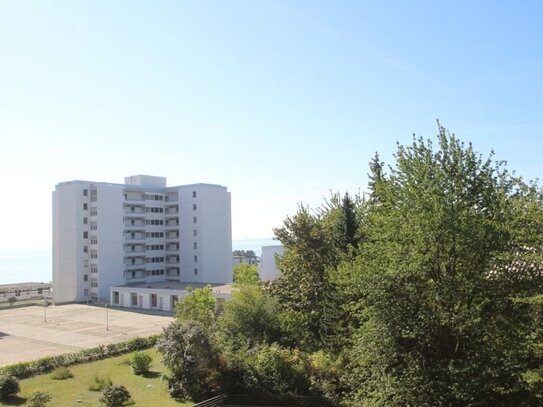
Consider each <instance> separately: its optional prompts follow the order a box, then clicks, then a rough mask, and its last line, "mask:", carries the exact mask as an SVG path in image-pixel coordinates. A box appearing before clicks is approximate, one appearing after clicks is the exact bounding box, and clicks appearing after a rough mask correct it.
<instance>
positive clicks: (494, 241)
mask: <svg viewBox="0 0 543 407" xmlns="http://www.w3.org/2000/svg"><path fill="white" fill-rule="evenodd" d="M275 234H276V236H277V238H278V239H279V240H280V241H281V243H282V244H283V246H284V248H285V252H284V255H283V256H282V257H281V258H280V259H279V260H278V267H279V269H280V272H281V273H280V276H279V277H278V278H277V279H276V280H275V281H274V282H272V283H271V284H264V283H262V282H258V281H254V280H250V283H249V284H237V285H236V287H235V292H234V294H233V298H232V300H231V301H229V302H227V303H226V305H225V306H224V307H223V309H222V311H221V310H219V311H221V312H220V313H219V314H217V310H218V308H217V307H211V304H208V305H207V308H206V309H207V313H205V315H206V317H205V318H203V317H201V315H200V313H197V312H194V311H193V310H192V309H193V308H195V309H198V306H196V305H197V304H199V303H201V302H202V300H201V299H199V300H198V298H197V297H196V296H195V297H194V298H192V299H187V300H186V301H187V303H190V304H192V305H191V307H188V308H187V309H185V310H184V311H179V312H178V320H179V321H184V322H177V323H175V324H174V325H173V326H172V327H170V328H168V329H167V330H166V333H165V337H164V338H163V342H161V347H162V349H163V350H164V356H165V363H168V360H173V361H174V362H173V363H171V364H170V366H169V367H170V369H171V370H172V379H171V383H172V385H173V384H176V385H177V386H180V387H181V388H182V389H184V390H183V391H184V392H182V393H183V394H182V395H183V397H189V396H191V395H192V394H193V393H194V392H192V391H191V390H190V388H191V386H194V385H195V383H196V384H198V385H200V386H207V390H208V392H209V393H210V394H212V393H213V391H214V390H215V391H223V392H228V393H249V394H281V395H290V396H296V395H317V396H318V395H320V396H325V397H327V398H328V399H330V400H332V401H334V402H336V403H338V404H341V405H346V406H483V405H488V406H511V405H515V406H531V405H541V403H542V402H543V377H542V374H543V367H542V366H543V363H542V362H543V340H542V333H543V324H542V322H543V316H542V314H543V313H542V309H543V307H542V305H543V299H542V298H543V274H542V270H543V267H542V265H543V262H542V261H543V256H542V254H543V253H542V250H543V196H542V193H541V190H540V189H539V187H538V186H537V185H536V184H535V183H526V182H524V181H523V180H522V179H521V178H519V177H516V176H514V175H513V174H511V173H509V172H508V171H507V169H506V166H505V163H504V162H496V161H494V159H493V156H492V154H491V155H490V156H489V157H488V158H484V157H483V156H481V155H480V154H478V153H476V152H475V151H474V149H473V147H472V146H471V144H468V145H465V144H463V143H462V142H460V141H459V140H458V139H457V138H456V137H455V136H454V135H450V134H449V133H448V132H447V131H446V130H445V129H443V128H440V129H439V134H438V137H437V143H436V145H433V144H432V142H431V141H426V140H423V139H420V138H414V139H413V143H412V144H411V145H409V146H402V145H398V149H397V153H396V155H395V163H394V164H393V165H391V166H388V167H386V166H385V165H384V163H382V162H381V161H380V159H379V157H378V156H377V155H376V156H375V158H374V159H373V160H372V162H371V163H370V182H369V193H368V194H367V195H366V196H364V198H361V197H359V196H355V197H351V196H350V195H348V194H345V195H343V196H341V195H339V194H336V195H333V196H332V198H331V199H329V200H327V201H325V203H324V204H323V206H322V207H320V208H317V209H316V210H314V211H311V210H310V209H309V208H307V207H305V206H300V208H299V210H298V212H297V213H296V214H295V215H294V216H292V217H288V218H287V219H286V220H285V222H284V225H283V227H281V228H279V229H277V230H276V231H275ZM211 298H212V296H211V294H209V295H208V298H207V299H208V301H210V299H211ZM212 311H215V312H212ZM191 315H194V316H191ZM188 320H196V321H198V322H192V325H190V323H189V322H187V321H188ZM168 332H169V333H168ZM168 338H169V339H168ZM195 338H198V341H196V339H195ZM196 342H198V344H196ZM202 344H205V345H202ZM199 346H204V349H205V351H204V350H203V349H199V348H198V347H199ZM180 355H182V356H180ZM187 355H190V357H189V358H188V359H187ZM191 364H192V365H191ZM193 371H196V373H194V374H192V373H191V374H189V373H182V372H193ZM203 380H207V381H208V382H207V383H206V384H205V385H202V383H203V382H202V381H203ZM195 393H197V394H200V395H201V394H203V393H204V391H203V389H201V388H199V389H198V391H197V392H195Z"/></svg>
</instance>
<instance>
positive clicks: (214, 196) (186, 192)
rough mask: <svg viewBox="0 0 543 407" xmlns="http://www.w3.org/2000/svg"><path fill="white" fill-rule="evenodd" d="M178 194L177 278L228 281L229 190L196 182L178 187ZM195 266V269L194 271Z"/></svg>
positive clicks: (230, 230) (200, 280) (182, 279)
mask: <svg viewBox="0 0 543 407" xmlns="http://www.w3.org/2000/svg"><path fill="white" fill-rule="evenodd" d="M194 193H196V197H194ZM178 194H179V211H180V215H179V221H180V227H179V230H180V238H181V239H180V240H181V253H180V255H181V278H180V280H181V281H184V282H205V283H231V282H232V264H231V261H232V260H231V259H232V225H231V208H230V205H231V204H230V193H229V192H228V191H227V190H226V188H225V187H221V186H218V185H206V184H196V185H188V186H183V187H179V189H178ZM194 205H196V209H194ZM195 218H196V222H195V221H194V220H195ZM195 231H196V232H195ZM194 243H196V248H194ZM195 256H196V259H195ZM195 269H197V270H198V272H197V274H196V273H195Z"/></svg>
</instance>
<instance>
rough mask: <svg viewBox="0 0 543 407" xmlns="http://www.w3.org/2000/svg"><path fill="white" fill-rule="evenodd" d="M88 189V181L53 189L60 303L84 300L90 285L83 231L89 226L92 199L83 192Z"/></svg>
mask: <svg viewBox="0 0 543 407" xmlns="http://www.w3.org/2000/svg"><path fill="white" fill-rule="evenodd" d="M84 189H87V191H88V190H89V186H88V184H85V183H80V182H76V183H65V184H60V185H58V186H57V188H56V191H55V192H53V301H54V302H56V303H61V302H70V301H81V300H82V298H83V290H84V288H85V287H86V286H85V284H84V281H83V274H84V260H85V259H86V258H87V257H86V256H87V255H86V254H85V253H84V252H83V248H84V246H85V244H84V241H83V232H84V231H87V230H88V225H84V224H83V218H84V217H87V216H86V214H85V213H84V210H83V203H86V202H88V196H84V195H83V190H84ZM88 193H90V191H88ZM87 218H88V217H87Z"/></svg>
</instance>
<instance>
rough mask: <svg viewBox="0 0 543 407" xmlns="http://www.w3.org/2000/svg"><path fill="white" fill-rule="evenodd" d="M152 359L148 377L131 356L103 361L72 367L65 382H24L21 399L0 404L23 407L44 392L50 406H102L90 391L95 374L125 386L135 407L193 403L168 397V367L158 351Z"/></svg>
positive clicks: (45, 379) (45, 378)
mask: <svg viewBox="0 0 543 407" xmlns="http://www.w3.org/2000/svg"><path fill="white" fill-rule="evenodd" d="M144 353H146V354H148V355H149V356H151V357H152V358H153V363H152V365H151V372H150V373H149V374H147V375H146V376H136V375H135V374H134V373H132V368H131V367H130V366H129V364H128V363H127V362H128V361H129V360H130V357H131V356H132V354H131V353H129V354H126V355H122V356H117V357H114V358H110V359H105V360H100V361H97V362H91V363H87V364H82V365H75V366H71V367H69V369H70V371H71V372H72V373H73V375H74V377H73V378H71V379H66V380H53V379H52V378H51V374H50V373H49V374H44V375H39V376H35V377H32V378H30V379H25V380H21V382H20V385H21V392H20V393H19V395H18V396H19V397H14V398H12V399H11V400H7V401H4V402H3V403H1V402H0V405H6V406H18V405H24V403H25V397H28V396H29V395H30V393H32V392H34V391H37V390H41V391H48V392H49V393H50V394H51V396H52V400H51V401H50V402H49V404H47V406H51V407H53V406H62V407H70V406H80V407H83V406H85V407H87V406H99V405H100V403H99V402H98V399H99V398H100V395H101V392H99V391H89V385H90V383H91V382H92V380H93V378H94V376H95V375H99V376H101V377H104V376H109V378H110V379H111V381H112V382H113V384H117V385H120V384H122V385H124V386H125V387H126V388H127V389H128V391H129V392H130V394H131V396H132V400H133V402H134V404H132V405H133V406H160V407H169V406H176V407H186V406H192V404H193V403H179V402H176V401H175V400H173V399H171V398H170V397H169V396H168V391H167V387H166V382H165V381H163V380H162V379H161V377H160V375H161V373H163V372H165V371H166V368H165V367H164V365H162V363H161V355H160V354H159V353H158V352H157V351H156V350H155V349H149V350H146V351H144Z"/></svg>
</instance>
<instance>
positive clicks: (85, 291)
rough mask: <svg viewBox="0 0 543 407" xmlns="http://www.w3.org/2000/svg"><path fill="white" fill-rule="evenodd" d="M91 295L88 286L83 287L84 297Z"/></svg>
mask: <svg viewBox="0 0 543 407" xmlns="http://www.w3.org/2000/svg"><path fill="white" fill-rule="evenodd" d="M88 296H89V289H88V288H84V289H83V297H88Z"/></svg>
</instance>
